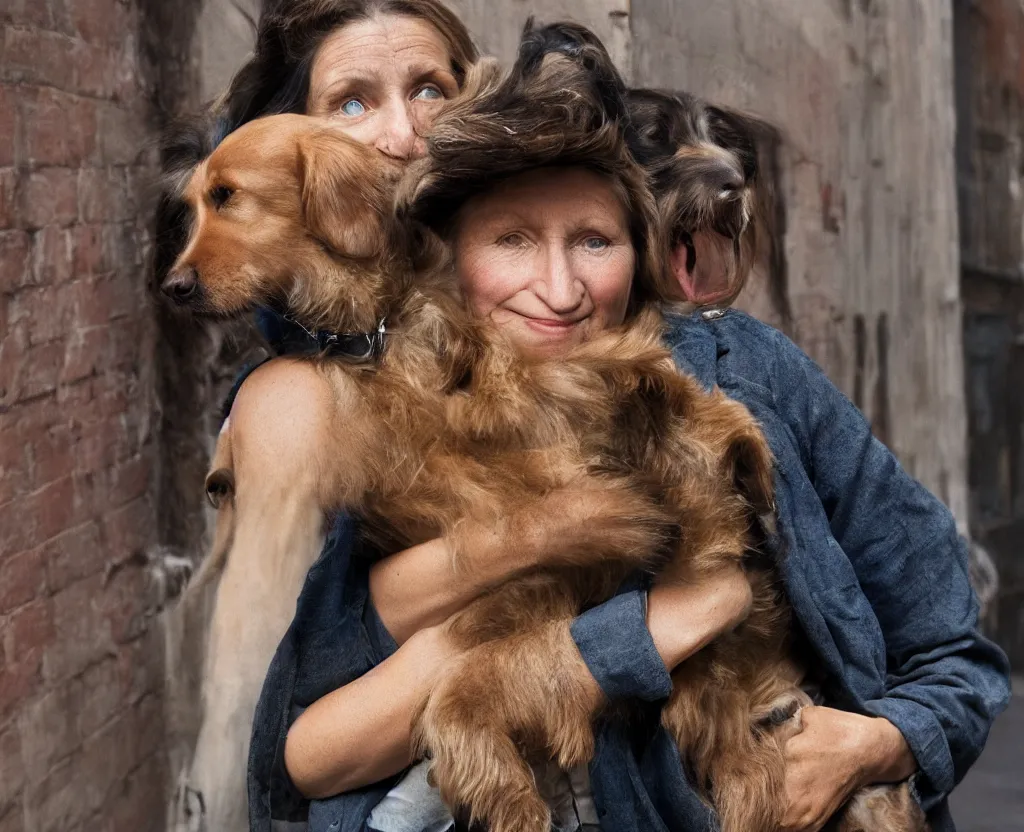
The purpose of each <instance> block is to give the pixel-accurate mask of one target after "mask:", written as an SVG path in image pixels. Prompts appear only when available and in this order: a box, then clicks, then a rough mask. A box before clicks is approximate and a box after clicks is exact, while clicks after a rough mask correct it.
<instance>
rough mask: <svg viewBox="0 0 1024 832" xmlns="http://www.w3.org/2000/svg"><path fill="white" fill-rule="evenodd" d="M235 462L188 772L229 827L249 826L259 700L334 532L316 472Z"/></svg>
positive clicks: (210, 809)
mask: <svg viewBox="0 0 1024 832" xmlns="http://www.w3.org/2000/svg"><path fill="white" fill-rule="evenodd" d="M221 441H229V435H225V436H222V439H221ZM221 456H222V455H221V454H219V453H218V454H217V457H215V458H219V457H221ZM235 463H238V465H237V470H236V471H234V472H233V476H230V477H229V476H228V473H229V472H228V471H226V470H225V469H224V468H220V469H218V472H219V473H221V474H222V475H223V476H224V477H225V479H226V480H227V481H230V482H231V483H232V488H233V491H232V493H230V494H227V495H223V497H224V499H226V500H227V501H228V502H225V503H222V505H221V508H220V509H219V512H218V529H217V532H216V535H215V539H216V541H217V543H223V542H225V541H229V545H228V546H227V548H226V551H225V553H224V555H223V557H222V561H223V569H222V572H221V575H220V580H219V582H218V585H217V591H216V596H215V601H214V606H213V610H212V615H211V620H210V625H209V631H208V637H207V645H206V657H205V666H204V677H203V684H202V705H203V711H202V721H201V725H200V730H199V737H198V740H197V743H196V747H195V752H194V755H193V758H192V765H191V769H190V772H189V777H188V785H189V787H190V788H192V789H193V790H195V791H196V792H198V793H199V794H201V795H202V803H203V806H204V809H205V814H206V828H207V829H210V830H219V831H220V832H236V830H237V831H238V832H240V831H241V830H244V829H248V815H247V799H246V762H247V760H248V748H249V736H250V733H251V731H252V718H253V713H254V711H255V708H256V701H257V699H258V697H259V693H260V690H261V688H262V685H263V679H264V676H265V675H266V672H267V668H268V666H269V665H270V661H271V659H272V658H273V655H274V651H275V650H276V649H277V645H278V643H279V642H280V640H281V638H282V636H283V635H284V633H285V631H286V630H287V628H288V625H289V623H290V622H291V619H292V616H293V615H294V612H295V601H296V599H297V598H298V595H299V591H300V589H301V587H302V582H303V579H304V577H305V575H306V572H307V571H308V570H309V567H310V566H311V565H312V563H313V561H314V560H315V559H316V557H317V555H318V554H319V552H320V550H321V548H322V546H323V540H324V515H323V512H322V511H321V510H320V507H319V501H318V499H317V494H316V488H315V486H316V483H314V482H313V480H312V479H311V478H309V477H303V476H301V475H296V476H289V475H288V471H281V470H278V471H275V472H273V474H274V476H270V473H271V472H267V471H254V470H251V469H247V468H246V467H245V460H244V459H241V460H239V459H237V455H236V459H235ZM295 467H296V471H297V470H298V468H299V466H295ZM293 473H295V472H293ZM225 524H229V526H230V528H225Z"/></svg>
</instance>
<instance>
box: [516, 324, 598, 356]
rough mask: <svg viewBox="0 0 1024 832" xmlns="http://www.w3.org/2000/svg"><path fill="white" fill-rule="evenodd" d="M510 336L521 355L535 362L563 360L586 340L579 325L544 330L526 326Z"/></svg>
mask: <svg viewBox="0 0 1024 832" xmlns="http://www.w3.org/2000/svg"><path fill="white" fill-rule="evenodd" d="M509 335H510V337H511V340H512V343H513V344H514V345H515V347H516V349H517V350H518V351H519V352H520V354H522V355H523V357H524V358H529V359H532V360H535V361H543V360H547V359H551V358H561V357H563V356H565V355H566V354H567V353H568V352H569V351H570V350H571V349H572V348H573V347H575V346H576V345H577V344H579V343H580V342H581V341H583V340H584V338H583V335H584V333H583V329H582V328H581V327H580V326H579V325H576V326H570V327H550V328H544V329H538V328H536V327H531V326H526V327H523V328H522V329H518V330H517V331H516V332H515V333H511V332H510V333H509Z"/></svg>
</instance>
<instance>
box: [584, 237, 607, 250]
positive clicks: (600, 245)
mask: <svg viewBox="0 0 1024 832" xmlns="http://www.w3.org/2000/svg"><path fill="white" fill-rule="evenodd" d="M609 245H610V243H609V242H608V241H607V240H606V239H605V238H604V237H587V239H585V240H584V241H583V247H584V248H585V249H586V250H587V251H593V252H601V251H604V250H605V249H606V248H608V246H609Z"/></svg>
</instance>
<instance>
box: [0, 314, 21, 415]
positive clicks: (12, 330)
mask: <svg viewBox="0 0 1024 832" xmlns="http://www.w3.org/2000/svg"><path fill="white" fill-rule="evenodd" d="M3 322H4V328H5V329H6V334H5V335H4V337H3V338H0V405H3V406H4V407H0V414H2V413H3V411H4V410H5V409H7V408H9V407H10V406H11V405H13V404H14V403H15V402H16V401H17V400H18V392H19V389H20V388H19V375H20V373H21V367H22V363H23V362H24V359H25V352H26V351H27V350H28V333H27V332H25V331H24V330H25V328H24V327H11V326H8V325H7V317H6V312H5V313H4V318H3ZM5 421H7V420H5Z"/></svg>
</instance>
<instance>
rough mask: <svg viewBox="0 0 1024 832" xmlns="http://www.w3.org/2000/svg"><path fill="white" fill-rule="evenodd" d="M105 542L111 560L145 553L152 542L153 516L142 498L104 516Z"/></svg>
mask: <svg viewBox="0 0 1024 832" xmlns="http://www.w3.org/2000/svg"><path fill="white" fill-rule="evenodd" d="M102 528H103V540H104V542H105V544H106V549H107V552H108V553H109V557H110V559H111V560H115V561H120V560H124V559H125V558H127V557H129V556H130V555H132V554H133V553H135V552H141V551H143V550H144V549H145V548H146V547H147V546H148V545H149V544H150V543H151V542H152V534H153V514H152V510H151V507H150V505H149V502H148V500H147V499H145V498H142V499H138V500H135V501H134V502H131V503H128V505H125V506H122V507H121V508H117V509H114V510H113V511H110V512H108V513H107V514H105V515H104V516H103V520H102Z"/></svg>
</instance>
